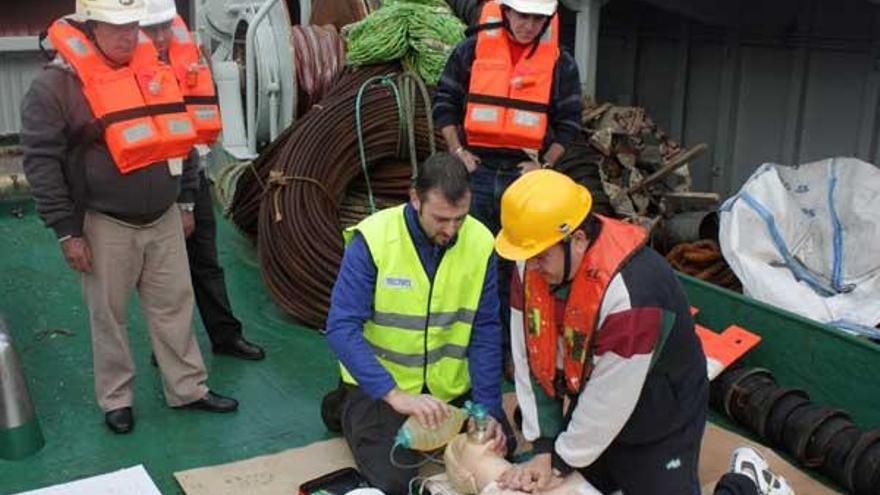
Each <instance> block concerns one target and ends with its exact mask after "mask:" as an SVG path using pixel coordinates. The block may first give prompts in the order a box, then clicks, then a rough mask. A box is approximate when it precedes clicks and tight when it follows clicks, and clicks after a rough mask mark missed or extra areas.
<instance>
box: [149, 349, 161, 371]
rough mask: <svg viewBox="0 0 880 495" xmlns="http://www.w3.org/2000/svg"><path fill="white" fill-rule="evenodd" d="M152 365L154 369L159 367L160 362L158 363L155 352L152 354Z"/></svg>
mask: <svg viewBox="0 0 880 495" xmlns="http://www.w3.org/2000/svg"><path fill="white" fill-rule="evenodd" d="M150 364H152V365H153V367H154V368H158V367H159V361H156V353H155V352H151V353H150Z"/></svg>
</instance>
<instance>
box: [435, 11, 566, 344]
mask: <svg viewBox="0 0 880 495" xmlns="http://www.w3.org/2000/svg"><path fill="white" fill-rule="evenodd" d="M481 8H482V11H481V15H480V21H479V25H477V26H476V27H475V28H473V31H474V34H473V35H471V36H468V38H467V39H465V40H464V41H462V42H461V43H460V44H459V45H458V46H457V47H455V50H454V51H453V52H452V54H451V55H450V56H449V60H448V61H447V63H446V67H445V69H444V70H443V74H442V76H441V77H440V80H439V82H438V83H437V91H436V93H435V96H434V108H433V115H434V121H435V123H436V125H437V127H439V128H440V129H441V131H442V133H443V138H444V139H445V140H446V145H447V147H448V149H449V152H450V153H453V154H455V155H456V156H458V157H459V158H461V160H462V161H463V162H464V163H465V165H466V166H467V168H468V171H469V172H470V181H471V188H472V190H473V195H474V198H473V201H472V202H471V211H470V213H471V215H473V216H474V217H476V218H477V220H479V221H481V222H483V224H484V225H486V227H488V228H489V230H491V231H492V233H493V234H497V233H498V229H499V228H500V221H499V219H500V207H499V203H500V200H501V195H502V194H503V193H504V190H505V189H506V188H507V187H508V186H509V185H510V184H511V183H512V182H513V181H514V180H516V178H517V177H519V176H520V174H522V173H523V172H527V171H530V170H534V169H537V168H540V167H545V168H552V167H554V166H555V165H556V163H557V162H558V161H559V160H560V158H562V155H563V153H564V152H565V148H566V146H568V145H569V144H570V143H572V142H574V141H575V140H576V139H577V138H578V137H579V135H580V116H581V103H580V99H581V89H580V78H579V74H578V68H577V64H576V63H575V61H574V58H573V57H572V56H571V54H570V53H568V52H567V51H566V50H565V49H564V48H563V47H562V46H561V44H560V42H559V26H560V22H559V13H558V12H557V8H558V3H557V0H492V1H488V2H484V3H483V5H482V7H481ZM498 268H499V274H498V296H499V299H500V301H501V321H502V324H503V325H504V326H505V328H506V325H507V321H508V320H509V308H510V305H509V302H508V301H509V299H510V272H511V264H510V263H507V262H503V261H501V260H499V263H498ZM506 336H507V332H505V341H506V339H507V337H506ZM505 343H506V342H505ZM506 347H509V346H507V345H506Z"/></svg>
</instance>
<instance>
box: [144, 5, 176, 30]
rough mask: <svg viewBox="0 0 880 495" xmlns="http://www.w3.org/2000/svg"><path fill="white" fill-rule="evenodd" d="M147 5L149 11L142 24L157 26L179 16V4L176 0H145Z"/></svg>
mask: <svg viewBox="0 0 880 495" xmlns="http://www.w3.org/2000/svg"><path fill="white" fill-rule="evenodd" d="M144 3H145V4H146V6H147V13H146V15H144V18H143V19H141V26H142V27H144V26H155V25H156V24H162V23H163V22H168V21H171V20H173V19H174V17H175V16H177V6H176V5H175V4H174V0H144Z"/></svg>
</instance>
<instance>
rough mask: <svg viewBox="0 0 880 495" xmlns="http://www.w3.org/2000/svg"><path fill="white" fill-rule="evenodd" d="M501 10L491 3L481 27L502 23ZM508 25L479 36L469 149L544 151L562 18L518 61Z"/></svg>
mask: <svg viewBox="0 0 880 495" xmlns="http://www.w3.org/2000/svg"><path fill="white" fill-rule="evenodd" d="M501 20H502V17H501V6H500V4H499V3H498V2H497V1H492V2H487V3H486V4H484V6H483V12H482V14H481V15H480V24H491V23H500V22H501ZM510 43H512V41H511V40H510V37H509V35H508V33H507V29H506V28H504V27H496V28H484V29H482V30H481V31H480V32H479V33H478V34H477V47H476V53H475V55H474V62H473V64H472V65H471V80H470V86H469V89H468V95H467V103H466V109H465V111H466V114H465V120H464V130H465V135H466V136H467V141H468V144H469V145H472V146H482V147H487V148H514V149H521V148H525V149H532V150H539V149H541V147H542V146H543V143H544V135H545V134H546V133H547V122H548V109H549V104H550V96H551V93H552V90H553V68H554V66H555V65H556V60H557V59H558V58H559V15H558V14H555V15H553V17H552V18H551V19H550V23H549V25H548V26H547V29H546V30H545V31H544V34H543V35H542V36H541V39H540V40H539V42H538V44H537V47H536V48H535V50H534V53H531V56H530V52H531V51H532V49H531V47H529V48H527V49H526V51H525V53H524V54H523V56H522V57H521V58H520V60H517V61H512V60H511V56H510V53H511V52H510Z"/></svg>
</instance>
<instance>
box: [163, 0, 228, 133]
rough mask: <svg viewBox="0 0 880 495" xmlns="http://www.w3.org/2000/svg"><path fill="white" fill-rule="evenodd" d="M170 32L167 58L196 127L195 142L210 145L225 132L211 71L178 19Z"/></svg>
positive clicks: (183, 24)
mask: <svg viewBox="0 0 880 495" xmlns="http://www.w3.org/2000/svg"><path fill="white" fill-rule="evenodd" d="M171 32H172V36H171V45H170V47H169V48H168V58H169V59H170V62H171V67H172V68H173V69H174V75H175V76H176V77H177V84H178V86H179V87H180V92H181V93H182V94H183V102H184V103H185V104H186V111H187V112H188V113H189V117H190V119H191V120H192V122H193V125H195V128H196V135H197V136H198V138H197V140H196V142H197V143H198V144H211V143H213V142H214V141H216V140H217V135H218V134H220V130H221V129H222V128H223V122H222V120H221V119H220V107H219V106H217V94H216V93H215V90H214V79H213V78H212V77H211V69H210V68H209V67H208V66H207V65H206V64H204V63H203V62H202V57H201V55H200V53H199V47H198V46H197V45H196V43H195V41H193V38H192V35H191V34H190V32H189V29H188V28H187V27H186V24H185V23H184V22H183V19H181V18H180V16H179V15H178V16H176V17H175V18H174V20H173V21H172V24H171Z"/></svg>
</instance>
